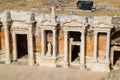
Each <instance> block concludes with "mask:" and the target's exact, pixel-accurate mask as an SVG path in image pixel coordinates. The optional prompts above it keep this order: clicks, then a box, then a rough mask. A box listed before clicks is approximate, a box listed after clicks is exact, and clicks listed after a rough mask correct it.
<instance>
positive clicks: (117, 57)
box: [113, 51, 120, 65]
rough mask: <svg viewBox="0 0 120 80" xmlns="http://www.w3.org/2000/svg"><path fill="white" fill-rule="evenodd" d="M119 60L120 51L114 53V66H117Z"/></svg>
mask: <svg viewBox="0 0 120 80" xmlns="http://www.w3.org/2000/svg"><path fill="white" fill-rule="evenodd" d="M117 60H120V51H114V61H113V65H115V64H116V62H117Z"/></svg>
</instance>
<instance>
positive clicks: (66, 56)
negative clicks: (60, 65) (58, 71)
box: [64, 31, 68, 68]
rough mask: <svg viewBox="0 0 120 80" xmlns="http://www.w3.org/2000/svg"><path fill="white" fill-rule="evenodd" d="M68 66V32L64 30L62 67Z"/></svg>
mask: <svg viewBox="0 0 120 80" xmlns="http://www.w3.org/2000/svg"><path fill="white" fill-rule="evenodd" d="M67 67H68V32H67V31H64V68H67Z"/></svg>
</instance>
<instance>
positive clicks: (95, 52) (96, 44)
mask: <svg viewBox="0 0 120 80" xmlns="http://www.w3.org/2000/svg"><path fill="white" fill-rule="evenodd" d="M97 49H98V33H97V32H94V56H93V61H94V62H97V54H98V53H97V52H98V51H97Z"/></svg>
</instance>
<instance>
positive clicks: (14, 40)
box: [12, 33, 17, 61]
mask: <svg viewBox="0 0 120 80" xmlns="http://www.w3.org/2000/svg"><path fill="white" fill-rule="evenodd" d="M12 40H13V44H12V45H13V61H16V60H17V46H16V35H15V33H12Z"/></svg>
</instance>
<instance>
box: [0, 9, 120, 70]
mask: <svg viewBox="0 0 120 80" xmlns="http://www.w3.org/2000/svg"><path fill="white" fill-rule="evenodd" d="M118 60H120V17H115V16H85V15H84V16H79V15H65V14H55V13H54V12H52V14H45V13H33V12H25V11H12V10H11V11H3V12H0V62H5V63H6V64H10V63H28V64H29V65H34V64H38V65H39V66H47V67H59V66H61V67H64V68H68V67H69V66H77V67H80V69H86V68H87V69H90V70H92V71H102V72H110V68H111V67H113V68H114V67H115V66H117V65H116V63H117V61H118Z"/></svg>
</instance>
